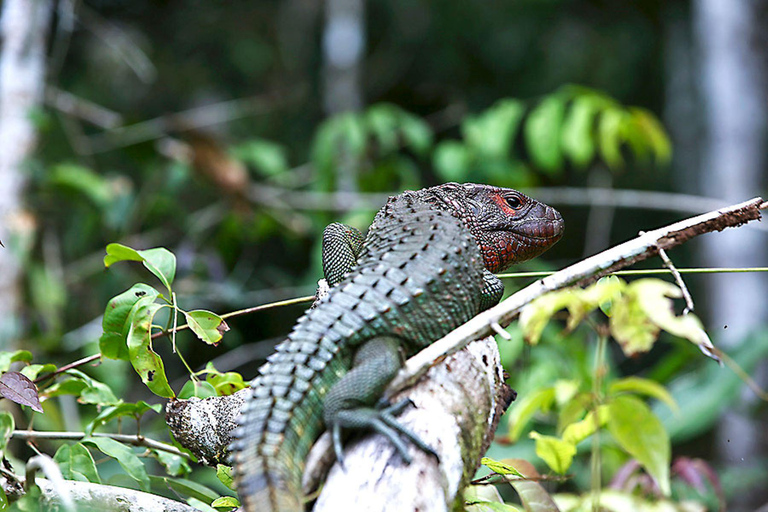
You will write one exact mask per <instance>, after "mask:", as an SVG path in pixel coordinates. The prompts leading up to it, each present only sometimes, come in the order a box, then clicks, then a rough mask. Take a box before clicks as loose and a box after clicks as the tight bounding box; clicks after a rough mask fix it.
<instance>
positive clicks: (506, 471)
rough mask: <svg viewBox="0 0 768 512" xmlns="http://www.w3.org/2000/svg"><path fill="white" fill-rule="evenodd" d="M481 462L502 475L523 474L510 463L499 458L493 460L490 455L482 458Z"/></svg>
mask: <svg viewBox="0 0 768 512" xmlns="http://www.w3.org/2000/svg"><path fill="white" fill-rule="evenodd" d="M480 464H482V465H483V466H486V467H487V468H488V469H490V470H491V471H493V472H494V473H498V474H500V475H512V476H523V475H522V474H521V473H520V472H519V471H518V470H516V469H515V468H513V467H512V466H510V465H509V464H506V463H504V462H500V461H498V460H493V459H491V458H489V457H483V458H482V459H481V460H480Z"/></svg>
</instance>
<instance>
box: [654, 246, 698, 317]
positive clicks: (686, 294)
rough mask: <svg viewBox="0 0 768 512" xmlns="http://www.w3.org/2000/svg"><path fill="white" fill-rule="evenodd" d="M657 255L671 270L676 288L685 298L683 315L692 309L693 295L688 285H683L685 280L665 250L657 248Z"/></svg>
mask: <svg viewBox="0 0 768 512" xmlns="http://www.w3.org/2000/svg"><path fill="white" fill-rule="evenodd" d="M659 257H660V258H661V261H663V262H664V266H665V267H667V268H668V269H669V270H670V271H671V272H672V276H673V277H674V278H675V282H676V283H677V286H678V288H680V291H682V292H683V298H684V299H685V309H684V310H683V315H687V314H688V313H691V312H692V311H693V297H691V292H689V291H688V287H687V286H686V285H685V281H683V276H681V275H680V272H678V271H677V268H675V264H674V263H672V260H671V259H669V256H667V251H665V250H664V249H659Z"/></svg>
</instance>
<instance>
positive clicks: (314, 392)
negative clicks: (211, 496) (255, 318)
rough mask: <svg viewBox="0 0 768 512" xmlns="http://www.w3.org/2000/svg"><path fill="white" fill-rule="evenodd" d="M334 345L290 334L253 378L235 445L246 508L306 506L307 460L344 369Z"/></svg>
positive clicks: (274, 511)
mask: <svg viewBox="0 0 768 512" xmlns="http://www.w3.org/2000/svg"><path fill="white" fill-rule="evenodd" d="M332 348H333V347H332V346H329V344H327V345H325V346H320V345H318V344H317V343H316V342H314V343H308V342H307V341H304V342H302V341H298V340H296V339H295V337H294V338H289V339H288V340H286V341H285V342H283V343H281V344H280V345H279V346H278V347H277V352H276V353H274V354H273V355H272V356H270V357H269V358H268V362H267V363H266V364H265V365H264V366H262V367H261V368H260V370H259V373H260V375H259V376H258V377H256V378H255V379H254V381H253V382H252V384H251V388H252V392H253V394H252V395H251V397H250V399H248V400H246V402H245V404H244V405H243V408H242V409H241V413H240V418H239V419H238V423H239V425H240V426H239V427H238V428H236V429H235V430H234V431H233V437H234V438H235V440H234V441H233V443H232V445H231V446H230V451H231V452H232V453H233V454H234V470H235V481H236V483H237V490H238V495H239V497H240V502H241V504H242V506H243V510H245V511H246V512H256V511H258V512H300V511H302V510H303V509H304V505H303V496H304V494H303V492H302V487H301V477H302V474H303V472H304V461H305V460H306V457H307V454H308V453H309V450H310V448H311V447H312V444H313V443H314V442H315V440H316V439H317V437H318V436H319V435H320V433H321V432H322V430H323V413H322V411H323V408H322V400H323V397H324V396H325V394H326V392H327V390H328V388H329V387H330V386H331V385H333V383H334V382H336V381H337V380H338V377H337V375H342V374H343V373H344V369H343V361H341V360H339V358H336V357H334V355H335V351H334V350H333V349H332ZM329 349H330V350H329Z"/></svg>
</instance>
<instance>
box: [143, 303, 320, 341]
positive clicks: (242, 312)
mask: <svg viewBox="0 0 768 512" xmlns="http://www.w3.org/2000/svg"><path fill="white" fill-rule="evenodd" d="M314 299H315V296H314V295H307V296H306V297H296V298H295V299H288V300H280V301H277V302H270V303H269V304H262V305H260V306H253V307H251V308H245V309H239V310H237V311H231V312H229V313H225V314H223V315H219V316H221V318H223V319H227V318H232V317H236V316H242V315H247V314H250V313H255V312H257V311H263V310H265V309H271V308H277V307H280V306H290V305H293V304H301V303H303V302H312V301H313V300H314ZM184 329H189V324H184V325H180V326H178V327H176V328H174V329H170V330H163V331H159V332H156V333H154V334H153V335H152V339H153V340H154V339H157V338H159V337H161V336H168V335H169V334H172V333H174V332H179V331H183V330H184Z"/></svg>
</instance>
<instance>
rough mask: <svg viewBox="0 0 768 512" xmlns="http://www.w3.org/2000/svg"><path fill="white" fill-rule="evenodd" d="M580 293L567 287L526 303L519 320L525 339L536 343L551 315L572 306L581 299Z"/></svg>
mask: <svg viewBox="0 0 768 512" xmlns="http://www.w3.org/2000/svg"><path fill="white" fill-rule="evenodd" d="M580 294H581V290H578V289H575V288H567V289H565V290H559V291H555V292H550V293H547V294H544V295H542V296H541V297H538V298H536V299H535V300H532V301H531V302H530V303H528V304H527V305H526V306H525V307H524V308H523V310H522V311H521V312H520V321H519V325H520V328H521V329H522V330H523V334H524V336H525V340H526V341H527V342H528V343H530V344H532V345H535V344H536V343H538V342H539V339H541V333H542V332H543V331H544V327H546V325H547V323H548V322H549V320H550V318H552V315H554V314H555V313H557V312H558V311H560V310H561V309H563V308H566V307H574V305H575V304H577V303H579V302H580V300H581V299H580Z"/></svg>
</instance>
